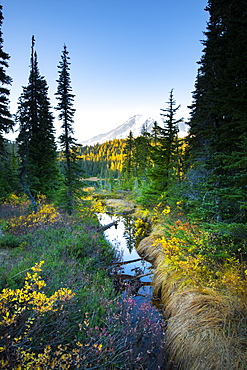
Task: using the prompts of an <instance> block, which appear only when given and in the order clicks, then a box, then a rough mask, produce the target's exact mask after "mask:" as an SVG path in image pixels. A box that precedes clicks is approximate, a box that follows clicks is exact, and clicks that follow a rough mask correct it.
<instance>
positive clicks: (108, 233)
mask: <svg viewBox="0 0 247 370" xmlns="http://www.w3.org/2000/svg"><path fill="white" fill-rule="evenodd" d="M98 219H99V222H100V224H101V225H102V226H104V225H108V224H110V223H112V222H113V221H117V222H118V225H117V228H115V227H114V226H113V227H110V228H109V229H107V230H105V231H104V234H105V237H106V239H107V240H108V241H109V242H110V243H111V244H112V245H113V246H114V247H115V248H116V250H117V252H118V253H119V255H120V257H121V261H124V262H127V261H134V262H131V263H127V264H123V265H121V270H120V271H119V270H118V272H117V273H118V275H120V276H121V275H123V276H125V275H127V276H129V275H131V276H135V275H137V276H140V275H146V274H148V275H146V276H144V277H141V278H138V281H139V282H142V284H141V285H139V286H137V290H136V291H135V292H134V294H132V293H131V292H129V291H128V290H126V291H125V290H124V289H123V296H125V297H126V296H127V297H128V296H129V295H131V299H132V300H134V301H135V308H134V311H135V316H136V317H138V316H141V315H142V316H143V315H144V316H145V318H146V320H147V322H149V324H148V325H149V327H148V330H149V329H150V328H151V329H150V332H149V337H148V340H147V339H145V338H144V339H143V341H144V342H145V343H144V347H146V348H145V353H149V352H150V353H151V354H150V355H149V357H150V359H147V358H146V357H147V356H146V354H143V361H145V364H144V366H143V367H141V368H143V369H146V370H156V369H157V370H158V369H162V370H164V369H166V366H165V363H164V345H163V343H164V333H163V332H164V326H163V324H162V323H163V318H162V316H161V314H160V312H159V311H158V309H157V308H156V307H155V306H154V305H153V304H152V286H151V280H152V275H150V274H149V273H150V272H151V271H152V266H151V264H150V263H149V262H147V261H144V260H143V259H141V258H140V256H139V254H138V253H137V251H136V249H135V243H136V240H135V237H134V219H133V217H131V216H129V215H128V216H112V215H109V214H106V213H103V214H98ZM135 260H138V261H135ZM143 308H144V310H145V312H144V310H143ZM144 336H145V334H144ZM151 357H152V358H151ZM144 358H145V359H144ZM154 358H155V359H154ZM141 361H142V359H141Z"/></svg>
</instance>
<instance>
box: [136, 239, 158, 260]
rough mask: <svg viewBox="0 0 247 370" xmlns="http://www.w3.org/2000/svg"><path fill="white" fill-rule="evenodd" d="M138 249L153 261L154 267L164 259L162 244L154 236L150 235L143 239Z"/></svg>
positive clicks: (145, 257) (142, 254)
mask: <svg viewBox="0 0 247 370" xmlns="http://www.w3.org/2000/svg"><path fill="white" fill-rule="evenodd" d="M136 249H137V251H138V253H139V255H140V256H142V257H143V258H144V259H146V260H147V261H149V262H151V263H152V264H153V266H154V267H156V266H158V264H159V262H160V261H163V260H164V255H163V251H162V246H161V244H158V243H157V242H156V241H155V237H154V236H148V237H146V238H144V239H142V240H141V242H140V243H139V244H138V246H137V247H136Z"/></svg>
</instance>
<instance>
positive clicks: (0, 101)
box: [0, 5, 14, 155]
mask: <svg viewBox="0 0 247 370" xmlns="http://www.w3.org/2000/svg"><path fill="white" fill-rule="evenodd" d="M2 9H3V7H2V5H0V83H1V86H0V154H1V155H3V153H4V143H5V139H4V137H3V134H7V133H8V132H9V131H10V130H12V128H13V126H14V122H13V121H12V119H11V114H10V111H9V106H8V104H9V94H10V91H9V89H8V88H7V87H6V85H10V84H11V81H12V79H11V78H10V77H9V76H8V75H7V74H6V71H5V69H6V68H7V67H8V60H9V59H10V56H9V55H8V54H7V53H5V52H4V51H3V38H2V23H3V19H4V18H3V13H2Z"/></svg>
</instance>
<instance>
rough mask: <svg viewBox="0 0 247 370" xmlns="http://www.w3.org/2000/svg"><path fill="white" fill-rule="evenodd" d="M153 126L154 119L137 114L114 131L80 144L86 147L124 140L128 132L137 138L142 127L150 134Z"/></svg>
mask: <svg viewBox="0 0 247 370" xmlns="http://www.w3.org/2000/svg"><path fill="white" fill-rule="evenodd" d="M153 124H154V119H153V118H152V117H148V118H147V117H145V116H143V115H141V114H137V115H135V116H133V117H130V118H129V119H128V120H127V121H125V122H124V123H123V124H122V125H120V126H118V127H116V128H115V129H113V130H111V131H109V132H107V133H105V134H100V135H97V136H94V137H92V138H91V139H89V140H87V141H83V142H82V143H81V144H82V145H83V146H86V145H95V144H97V143H98V144H102V143H105V142H106V141H109V140H114V139H126V138H127V137H128V135H129V133H130V131H132V134H133V136H134V137H137V136H140V134H141V131H142V127H143V125H145V127H146V129H147V131H148V132H151V130H152V127H153Z"/></svg>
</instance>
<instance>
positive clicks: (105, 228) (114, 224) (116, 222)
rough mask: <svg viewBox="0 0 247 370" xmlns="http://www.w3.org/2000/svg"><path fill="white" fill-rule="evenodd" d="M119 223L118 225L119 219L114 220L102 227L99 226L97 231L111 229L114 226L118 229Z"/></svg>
mask: <svg viewBox="0 0 247 370" xmlns="http://www.w3.org/2000/svg"><path fill="white" fill-rule="evenodd" d="M117 225H118V221H113V222H111V223H110V224H107V225H103V226H101V227H98V228H97V232H100V231H105V230H107V229H109V228H110V227H112V226H115V229H117Z"/></svg>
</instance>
